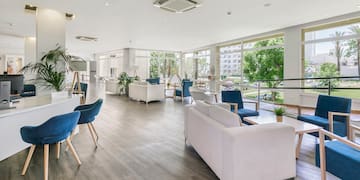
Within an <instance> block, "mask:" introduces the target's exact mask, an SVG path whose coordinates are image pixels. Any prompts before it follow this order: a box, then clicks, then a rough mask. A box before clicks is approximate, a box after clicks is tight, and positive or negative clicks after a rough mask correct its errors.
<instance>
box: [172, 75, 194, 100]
mask: <svg viewBox="0 0 360 180" xmlns="http://www.w3.org/2000/svg"><path fill="white" fill-rule="evenodd" d="M192 85H193V82H192V81H187V80H183V81H182V82H181V89H176V90H175V97H177V96H179V97H181V100H182V101H183V102H184V97H190V96H191V94H190V90H189V88H190V87H191V86H192Z"/></svg>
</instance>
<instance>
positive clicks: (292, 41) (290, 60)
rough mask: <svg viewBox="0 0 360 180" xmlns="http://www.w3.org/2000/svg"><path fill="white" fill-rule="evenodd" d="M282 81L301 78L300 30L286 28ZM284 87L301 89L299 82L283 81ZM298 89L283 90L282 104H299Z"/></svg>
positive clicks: (299, 91)
mask: <svg viewBox="0 0 360 180" xmlns="http://www.w3.org/2000/svg"><path fill="white" fill-rule="evenodd" d="M284 39H285V42H284V44H285V52H284V67H285V68H284V79H288V78H301V77H302V73H301V68H302V61H301V43H302V42H301V29H300V28H288V29H286V31H285V36H284ZM284 86H285V87H301V81H285V82H284ZM300 93H302V90H300V89H296V90H295V89H294V90H293V89H291V90H284V103H287V104H299V103H300V102H301V101H300V99H301V98H300Z"/></svg>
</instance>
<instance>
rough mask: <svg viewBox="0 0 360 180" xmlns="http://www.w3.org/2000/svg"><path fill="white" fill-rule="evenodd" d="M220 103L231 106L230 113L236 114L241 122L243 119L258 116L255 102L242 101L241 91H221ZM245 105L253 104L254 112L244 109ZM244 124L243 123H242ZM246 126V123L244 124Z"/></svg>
mask: <svg viewBox="0 0 360 180" xmlns="http://www.w3.org/2000/svg"><path fill="white" fill-rule="evenodd" d="M221 98H222V102H224V103H229V104H230V105H231V111H233V112H234V113H237V114H238V115H239V116H240V118H241V120H242V121H243V118H244V117H249V116H258V115H259V112H258V107H259V106H258V104H257V102H255V101H243V99H242V95H241V91H239V90H230V91H221ZM244 102H245V103H255V107H256V110H255V111H254V110H251V109H245V108H244ZM243 122H244V123H246V122H245V121H243ZM246 124H247V123H246Z"/></svg>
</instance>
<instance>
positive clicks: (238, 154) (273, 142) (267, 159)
mask: <svg viewBox="0 0 360 180" xmlns="http://www.w3.org/2000/svg"><path fill="white" fill-rule="evenodd" d="M223 149H224V151H223V173H222V176H223V177H220V179H226V180H237V179H288V178H292V177H295V176H296V157H295V130H294V128H293V127H290V126H287V125H284V124H277V123H272V124H263V125H253V126H243V127H241V128H226V129H224V133H223ZM275 162H276V163H275Z"/></svg>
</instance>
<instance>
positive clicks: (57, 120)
mask: <svg viewBox="0 0 360 180" xmlns="http://www.w3.org/2000/svg"><path fill="white" fill-rule="evenodd" d="M79 117H80V112H79V111H74V112H71V113H67V114H63V115H58V116H54V117H52V118H50V119H49V120H48V121H46V122H45V123H43V124H41V125H39V126H24V127H22V128H21V129H20V134H21V138H22V139H23V141H24V142H26V143H30V144H32V145H31V147H30V151H29V154H28V156H27V158H26V161H25V165H24V168H23V170H22V173H21V175H25V173H26V171H27V168H28V167H29V164H30V160H31V157H32V155H33V153H34V150H35V147H36V146H38V145H44V179H48V164H49V163H48V161H49V144H56V146H57V155H56V158H57V159H59V157H60V142H61V141H63V140H66V143H67V145H68V147H69V148H70V150H71V151H72V153H73V155H74V157H75V159H76V161H77V162H78V164H79V165H80V164H81V161H80V159H79V157H78V155H77V153H76V151H75V149H74V147H73V145H72V143H71V140H70V134H71V132H72V131H73V129H74V128H75V127H76V125H77V123H78V121H79Z"/></svg>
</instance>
